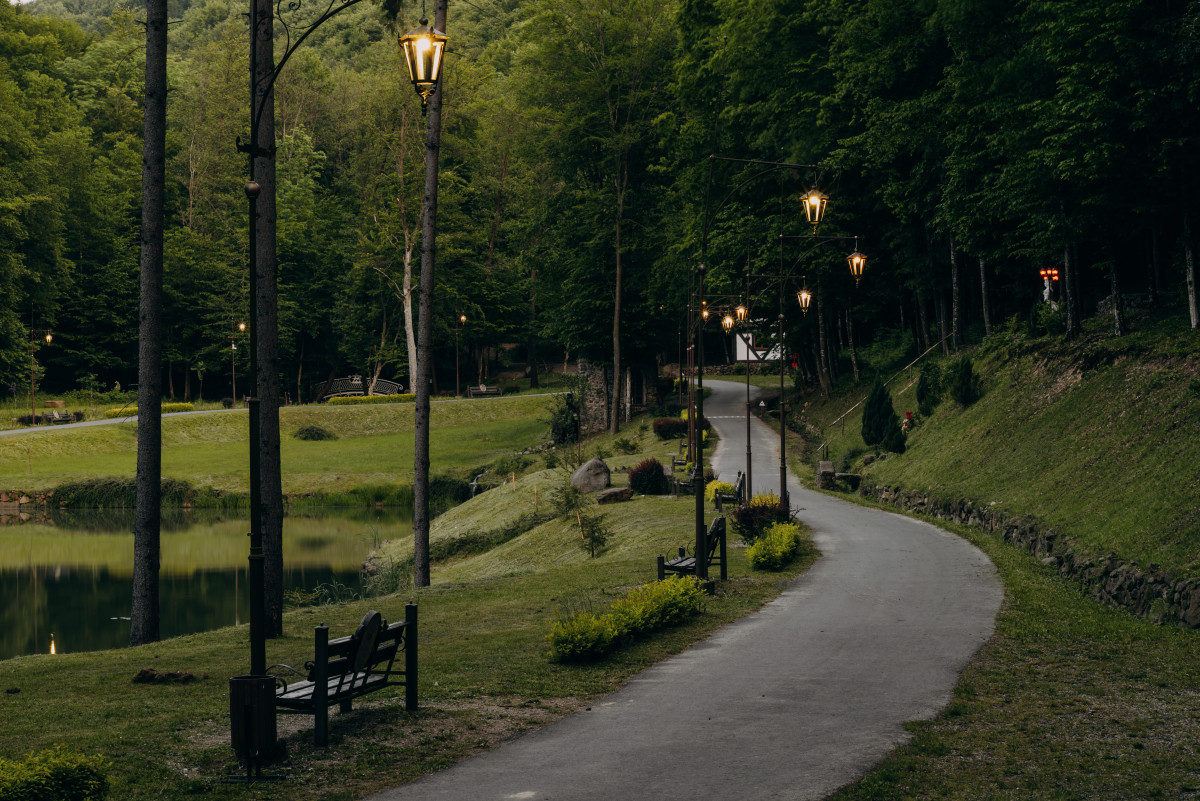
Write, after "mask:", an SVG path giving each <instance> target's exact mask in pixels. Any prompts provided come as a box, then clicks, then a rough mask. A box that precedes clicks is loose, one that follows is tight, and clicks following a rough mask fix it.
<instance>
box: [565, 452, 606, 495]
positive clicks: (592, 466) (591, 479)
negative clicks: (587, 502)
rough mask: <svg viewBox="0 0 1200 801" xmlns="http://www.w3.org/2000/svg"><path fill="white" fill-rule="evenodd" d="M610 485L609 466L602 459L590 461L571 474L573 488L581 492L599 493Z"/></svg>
mask: <svg viewBox="0 0 1200 801" xmlns="http://www.w3.org/2000/svg"><path fill="white" fill-rule="evenodd" d="M608 485H609V469H608V465H606V464H605V463H604V460H603V459H601V458H600V457H596V458H594V459H589V460H588V461H586V462H584V463H583V464H581V465H580V466H579V468H578V469H577V470H576V471H575V472H574V473H572V474H571V486H572V487H575V489H577V490H580V491H581V492H599V491H600V490H602V489H605V488H607V487H608Z"/></svg>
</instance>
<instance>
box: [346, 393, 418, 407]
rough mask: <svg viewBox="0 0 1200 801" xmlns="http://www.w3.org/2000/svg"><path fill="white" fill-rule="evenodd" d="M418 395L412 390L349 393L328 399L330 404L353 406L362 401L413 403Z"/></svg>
mask: <svg viewBox="0 0 1200 801" xmlns="http://www.w3.org/2000/svg"><path fill="white" fill-rule="evenodd" d="M416 399H417V396H416V395H415V394H413V393H412V392H403V393H400V394H399V395H349V396H345V397H342V396H339V397H336V398H330V399H329V400H327V401H326V403H328V404H329V405H330V406H353V405H356V404H361V403H412V402H413V401H415V400H416Z"/></svg>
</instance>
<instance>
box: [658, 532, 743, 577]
mask: <svg viewBox="0 0 1200 801" xmlns="http://www.w3.org/2000/svg"><path fill="white" fill-rule="evenodd" d="M705 544H706V545H707V546H708V553H707V554H706V556H705V564H706V565H707V566H708V567H712V566H713V564H719V565H720V566H721V581H725V580H726V578H727V577H728V573H727V568H726V565H727V564H728V560H727V559H726V558H725V518H724V517H718V518H714V519H713V521H712V524H711V525H709V527H708V534H706V535H705ZM668 572H670V573H678V574H680V575H690V576H694V575H696V557H695V556H694V555H693V556H688V553H687V548H684V547H682V546H680V548H679V556H677V557H676V558H674V559H671V560H670V561H668V560H667V559H666V558H665V557H664V556H662V555H661V554H660V555H659V557H658V580H659V581H662V580H663V579H664V578H666V575H667V573H668Z"/></svg>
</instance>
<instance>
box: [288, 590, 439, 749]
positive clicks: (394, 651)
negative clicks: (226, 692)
mask: <svg viewBox="0 0 1200 801" xmlns="http://www.w3.org/2000/svg"><path fill="white" fill-rule="evenodd" d="M313 635H314V637H313V638H314V640H315V642H314V655H313V660H312V661H311V662H308V663H306V664H305V667H306V668H307V669H308V677H307V678H306V679H305V680H304V681H297V682H295V683H293V684H288V683H287V682H285V681H283V679H280V678H276V680H275V681H276V684H277V689H276V690H275V705H276V707H277V708H278V709H279V712H280V713H281V714H293V715H312V716H313V737H314V739H315V741H316V744H317V746H318V747H319V748H324V747H326V746H327V745H328V744H329V706H330V705H331V704H335V703H336V704H338V709H339V711H341V712H343V713H344V712H349V711H350V704H351V701H353V700H354V699H355V698H358V697H360V696H363V695H366V694H367V693H373V692H375V691H376V690H382V689H383V688H384V687H391V686H393V685H401V684H402V685H404V709H405V710H406V711H408V712H415V711H416V709H417V606H416V604H407V605H406V606H405V607H404V620H403V621H402V622H400V623H393V624H391V625H390V626H389V625H388V622H387V621H386V620H384V619H383V617H382V616H381V615H380V614H379V613H378V612H376V611H374V610H372V611H370V612H367V614H366V616H364V617H363V619H362V623H361V624H359V627H358V630H357V631H355V632H354V633H353V634H352V635H350V636H349V637H339V638H338V639H336V640H331V639H329V628H328V627H327V626H325V625H320V626H317V627H316V628H315V629H314V632H313ZM401 651H403V652H404V660H403V663H402V664H403V670H401V669H399V667H398V666H397V665H396V656H397V655H398V654H399V653H400V652H401ZM274 667H277V668H286V669H287V670H290V671H291V672H293V673H296V674H297V675H304V674H302V673H300V672H299V671H297V670H295V669H294V668H291V667H288V666H287V665H275V666H274Z"/></svg>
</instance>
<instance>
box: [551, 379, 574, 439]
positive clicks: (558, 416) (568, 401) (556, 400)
mask: <svg viewBox="0 0 1200 801" xmlns="http://www.w3.org/2000/svg"><path fill="white" fill-rule="evenodd" d="M572 378H573V379H575V378H577V377H576V376H573V377H572ZM567 386H568V388H569V389H570V390H571V391H568V392H563V393H560V394H557V395H551V396H550V402H549V405H548V406H547V411H548V412H549V413H550V417H549V418H548V419H547V420H546V423H547V424H548V425H549V426H550V439H551V441H553V442H554V444H555V445H566V444H569V443H572V442H578V441H579V431H580V422H581V421H580V409H579V403H578V402H577V401H576V398H575V396H576V392H578V391H581V390H582V389H583V386H582V384H580V382H578V381H577V380H572V381H569V382H568V385H567Z"/></svg>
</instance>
